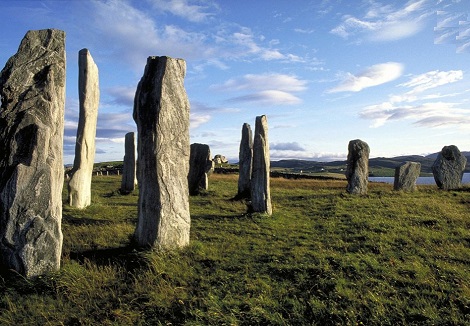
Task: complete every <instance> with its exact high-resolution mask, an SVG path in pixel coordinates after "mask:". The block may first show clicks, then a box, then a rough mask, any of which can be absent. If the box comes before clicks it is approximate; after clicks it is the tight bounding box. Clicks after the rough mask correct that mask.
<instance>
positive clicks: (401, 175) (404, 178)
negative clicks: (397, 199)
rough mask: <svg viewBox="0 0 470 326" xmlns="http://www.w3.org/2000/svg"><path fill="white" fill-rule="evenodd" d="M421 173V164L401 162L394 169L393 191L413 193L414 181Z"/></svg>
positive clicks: (414, 188)
mask: <svg viewBox="0 0 470 326" xmlns="http://www.w3.org/2000/svg"><path fill="white" fill-rule="evenodd" d="M420 173H421V163H418V162H403V163H402V164H400V165H399V166H397V167H396V168H395V179H394V182H393V189H394V190H403V191H415V190H416V189H417V187H416V180H417V179H418V177H419V174H420Z"/></svg>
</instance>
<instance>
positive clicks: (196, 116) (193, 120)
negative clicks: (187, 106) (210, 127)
mask: <svg viewBox="0 0 470 326" xmlns="http://www.w3.org/2000/svg"><path fill="white" fill-rule="evenodd" d="M210 119H211V116H210V115H209V114H201V113H190V115H189V125H190V126H191V129H193V128H197V127H199V126H201V125H203V124H205V123H207V122H209V120H210Z"/></svg>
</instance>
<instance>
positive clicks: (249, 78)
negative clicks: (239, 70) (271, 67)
mask: <svg viewBox="0 0 470 326" xmlns="http://www.w3.org/2000/svg"><path fill="white" fill-rule="evenodd" d="M306 85H307V81H306V80H303V79H299V78H298V77H297V76H295V75H285V74H273V73H269V74H260V75H255V74H247V75H244V76H243V77H239V78H233V79H229V80H227V81H226V82H225V83H224V84H222V85H213V86H211V87H212V88H214V89H219V90H230V91H235V90H245V89H249V90H253V89H256V90H266V89H276V90H282V91H286V92H299V91H303V90H305V89H306V88H307V86H306Z"/></svg>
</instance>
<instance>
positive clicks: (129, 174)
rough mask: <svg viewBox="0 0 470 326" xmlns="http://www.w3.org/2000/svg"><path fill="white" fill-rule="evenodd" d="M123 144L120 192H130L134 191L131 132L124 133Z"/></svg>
mask: <svg viewBox="0 0 470 326" xmlns="http://www.w3.org/2000/svg"><path fill="white" fill-rule="evenodd" d="M124 146H125V147H124V150H125V154H124V163H123V167H122V179H121V193H123V194H130V193H131V192H133V191H134V189H135V183H136V172H135V171H136V161H135V137H134V133H133V132H128V133H127V134H126V137H125V144H124Z"/></svg>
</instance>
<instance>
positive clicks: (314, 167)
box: [271, 152, 470, 174]
mask: <svg viewBox="0 0 470 326" xmlns="http://www.w3.org/2000/svg"><path fill="white" fill-rule="evenodd" d="M462 154H464V155H465V157H467V167H466V169H465V172H470V152H462ZM437 155H438V153H434V154H430V155H427V156H421V155H407V156H397V157H390V158H386V157H376V158H371V159H369V168H370V170H371V171H379V170H386V171H388V173H386V174H390V169H392V170H394V169H395V167H397V166H398V165H400V164H401V163H403V162H406V161H412V162H419V163H421V173H432V170H431V166H432V164H433V163H434V161H435V160H436V157H437ZM271 168H278V169H289V170H301V171H303V172H321V171H328V172H336V173H338V172H343V171H344V169H345V168H346V161H333V162H318V161H308V160H294V159H290V160H279V161H271Z"/></svg>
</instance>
